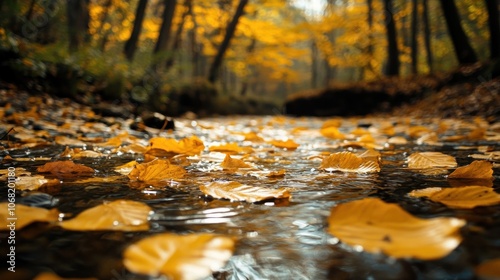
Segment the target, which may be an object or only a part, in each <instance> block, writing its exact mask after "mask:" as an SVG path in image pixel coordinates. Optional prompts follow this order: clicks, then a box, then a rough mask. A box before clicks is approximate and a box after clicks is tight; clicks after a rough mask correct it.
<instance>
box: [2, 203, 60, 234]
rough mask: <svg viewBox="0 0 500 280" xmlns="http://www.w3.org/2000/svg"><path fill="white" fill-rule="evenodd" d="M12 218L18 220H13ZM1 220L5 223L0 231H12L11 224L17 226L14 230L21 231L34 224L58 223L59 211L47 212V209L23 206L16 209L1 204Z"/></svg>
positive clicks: (18, 205)
mask: <svg viewBox="0 0 500 280" xmlns="http://www.w3.org/2000/svg"><path fill="white" fill-rule="evenodd" d="M10 218H17V220H11V219H10ZM0 219H1V220H2V222H3V223H4V225H3V226H2V227H0V230H11V228H10V224H9V223H10V222H13V223H14V224H15V226H14V229H15V230H20V229H22V228H24V227H25V226H27V225H29V224H31V223H33V222H48V223H50V222H57V221H58V219H59V211H58V210H57V209H51V210H47V209H45V208H39V207H31V206H26V205H22V204H16V205H15V207H13V208H12V207H11V206H9V203H7V202H2V203H0Z"/></svg>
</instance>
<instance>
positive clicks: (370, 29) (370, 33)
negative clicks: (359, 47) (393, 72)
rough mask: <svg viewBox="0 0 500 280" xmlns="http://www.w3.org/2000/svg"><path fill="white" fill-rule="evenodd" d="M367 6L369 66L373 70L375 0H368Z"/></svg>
mask: <svg viewBox="0 0 500 280" xmlns="http://www.w3.org/2000/svg"><path fill="white" fill-rule="evenodd" d="M366 6H368V15H367V21H368V57H369V61H368V65H369V66H370V68H371V61H372V58H373V0H366Z"/></svg>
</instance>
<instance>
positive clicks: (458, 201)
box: [409, 186, 500, 209]
mask: <svg viewBox="0 0 500 280" xmlns="http://www.w3.org/2000/svg"><path fill="white" fill-rule="evenodd" d="M409 195H410V196H413V197H422V196H425V197H428V198H429V199H430V200H432V201H435V202H440V203H443V204H444V205H446V206H449V207H452V208H464V209H472V208H474V207H478V206H490V205H496V204H500V194H498V193H496V192H495V191H494V190H493V189H492V188H488V187H483V186H467V187H459V188H426V189H422V190H414V191H411V192H410V193H409Z"/></svg>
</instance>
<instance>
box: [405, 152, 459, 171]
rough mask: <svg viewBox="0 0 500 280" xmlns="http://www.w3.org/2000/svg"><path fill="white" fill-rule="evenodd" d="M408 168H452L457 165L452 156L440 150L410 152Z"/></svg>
mask: <svg viewBox="0 0 500 280" xmlns="http://www.w3.org/2000/svg"><path fill="white" fill-rule="evenodd" d="M407 163H408V168H412V169H426V168H437V167H442V168H452V167H456V166H457V161H456V160H455V158H454V157H452V156H449V155H446V154H443V153H440V152H421V153H419V152H417V153H413V154H411V155H410V156H409V157H408V159H407Z"/></svg>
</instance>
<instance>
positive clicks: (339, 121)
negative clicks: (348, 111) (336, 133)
mask: <svg viewBox="0 0 500 280" xmlns="http://www.w3.org/2000/svg"><path fill="white" fill-rule="evenodd" d="M341 125H342V119H329V120H326V121H325V122H324V123H323V124H322V125H321V128H327V127H340V126H341Z"/></svg>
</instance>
